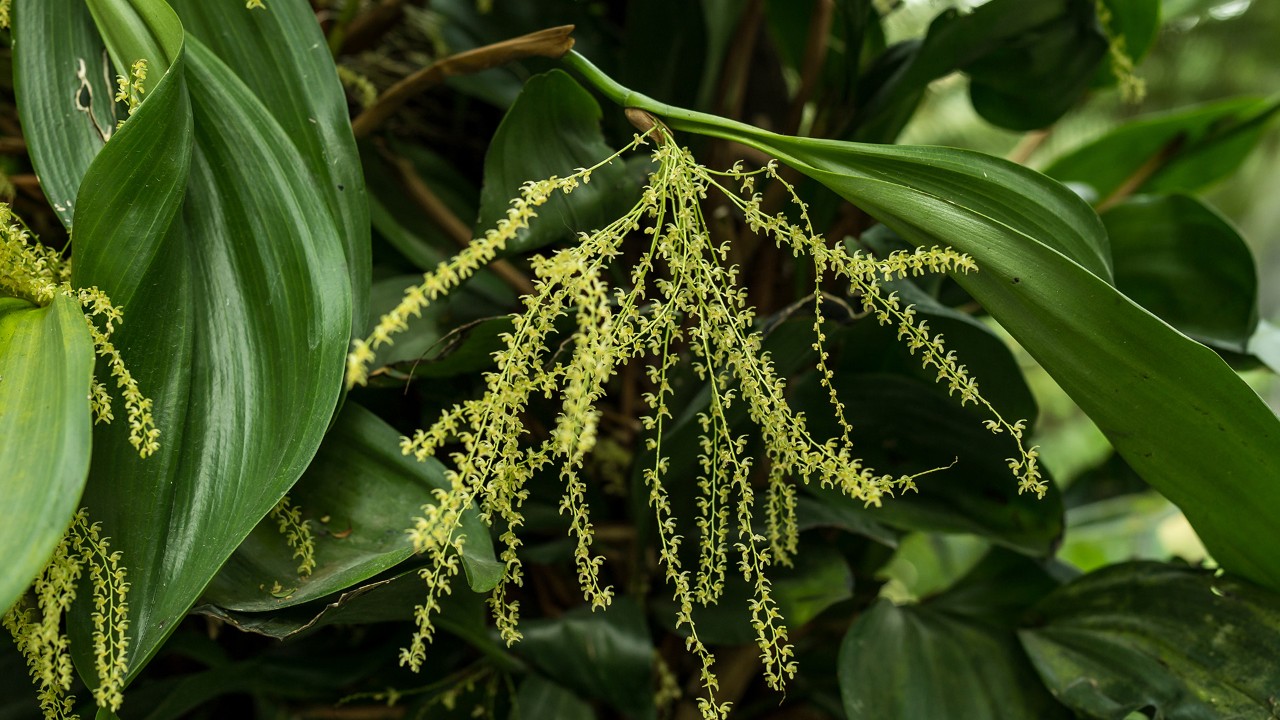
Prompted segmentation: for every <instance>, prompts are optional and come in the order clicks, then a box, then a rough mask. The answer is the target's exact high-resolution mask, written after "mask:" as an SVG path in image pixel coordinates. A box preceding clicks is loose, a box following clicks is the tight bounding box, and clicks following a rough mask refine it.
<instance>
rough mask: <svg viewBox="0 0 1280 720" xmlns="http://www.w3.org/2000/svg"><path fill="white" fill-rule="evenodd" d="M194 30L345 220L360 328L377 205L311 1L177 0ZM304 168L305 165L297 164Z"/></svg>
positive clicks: (173, 1)
mask: <svg viewBox="0 0 1280 720" xmlns="http://www.w3.org/2000/svg"><path fill="white" fill-rule="evenodd" d="M169 4H170V5H172V6H173V9H174V10H175V11H177V13H178V17H180V18H181V19H182V25H183V27H184V28H186V31H187V33H188V34H190V35H191V36H193V37H196V38H199V40H200V42H202V43H203V44H204V45H205V46H206V47H208V48H209V49H210V50H212V51H213V53H214V54H215V55H217V56H218V59H219V60H221V61H222V62H223V63H225V64H226V68H227V69H230V70H231V71H233V72H234V73H235V75H236V77H238V78H239V79H240V80H242V81H243V82H244V84H245V86H246V87H247V88H248V89H249V90H250V91H251V92H252V93H253V94H254V95H255V96H256V97H258V98H259V99H260V100H261V101H262V104H263V107H265V109H266V110H267V111H268V112H270V113H271V117H272V118H274V119H275V121H276V122H277V123H279V125H280V128H281V129H283V130H284V133H285V136H286V137H288V138H289V140H290V141H292V142H293V144H294V146H295V147H296V148H297V149H298V156H297V157H298V158H300V159H301V161H302V166H301V167H305V168H306V170H307V172H308V173H309V174H310V176H311V179H312V182H313V183H314V188H313V190H314V192H316V193H317V194H318V195H319V196H320V197H321V198H322V199H323V200H324V204H325V206H326V207H327V208H328V210H329V213H330V214H331V215H332V217H333V222H334V223H335V224H336V225H337V227H338V229H339V232H340V235H341V238H342V243H343V245H342V246H343V253H344V255H345V256H346V259H347V272H348V273H349V274H350V278H351V297H352V302H351V311H352V312H351V317H352V323H353V325H352V327H353V329H354V330H355V331H356V332H359V331H361V330H363V327H362V325H361V323H363V322H364V319H365V317H366V315H367V313H368V306H367V294H368V288H369V263H370V259H369V204H368V200H367V199H366V197H365V183H364V173H363V172H362V170H361V164H360V156H359V153H357V152H356V144H355V137H354V136H353V135H352V134H351V121H350V117H349V116H348V114H347V100H346V93H345V91H344V90H343V89H342V84H341V83H339V82H338V71H337V69H336V68H335V66H334V62H333V56H332V55H331V54H330V53H329V49H328V45H327V44H326V43H325V40H324V34H323V33H322V32H321V31H320V26H319V24H318V23H317V22H316V17H315V13H314V12H313V11H312V9H311V5H310V3H307V2H300V1H299V0H286V1H285V2H278V3H271V4H270V7H268V8H267V9H266V11H265V12H262V11H259V12H245V7H244V4H243V3H236V2H210V1H209V0H170V2H169ZM293 170H294V172H297V170H298V168H294V169H293Z"/></svg>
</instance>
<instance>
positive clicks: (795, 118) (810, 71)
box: [782, 0, 836, 135]
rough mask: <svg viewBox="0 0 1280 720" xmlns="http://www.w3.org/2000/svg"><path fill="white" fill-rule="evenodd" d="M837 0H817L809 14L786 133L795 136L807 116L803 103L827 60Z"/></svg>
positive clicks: (783, 130)
mask: <svg viewBox="0 0 1280 720" xmlns="http://www.w3.org/2000/svg"><path fill="white" fill-rule="evenodd" d="M835 5H836V4H835V0H818V2H817V4H816V6H815V7H814V8H813V14H812V15H810V16H809V35H808V37H807V38H806V40H805V54H804V62H803V64H802V65H801V69H800V89H799V90H797V91H796V96H795V97H794V98H792V99H791V109H790V111H789V112H788V113H787V121H786V125H785V126H783V129H782V133H783V134H784V135H795V134H796V133H797V132H799V130H800V122H801V120H803V119H804V106H805V105H806V104H807V103H808V102H809V99H810V98H811V97H813V91H814V90H815V89H816V88H817V87H818V78H820V77H821V76H822V66H823V64H825V63H826V60H827V40H828V39H829V38H830V35H831V17H832V15H834V14H835Z"/></svg>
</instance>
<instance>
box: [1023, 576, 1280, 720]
mask: <svg viewBox="0 0 1280 720" xmlns="http://www.w3.org/2000/svg"><path fill="white" fill-rule="evenodd" d="M1278 607H1280V597H1277V596H1276V595H1275V594H1274V593H1271V592H1267V591H1265V590H1262V589H1261V588H1258V587H1256V586H1254V585H1251V584H1249V583H1246V582H1242V581H1240V580H1236V579H1233V578H1231V577H1217V576H1215V574H1214V573H1213V572H1211V571H1206V570H1197V569H1193V568H1189V567H1185V566H1177V565H1164V564H1160V563H1151V562H1144V563H1131V564H1127V565H1116V566H1111V567H1107V568H1104V569H1102V570H1099V571H1098V572H1095V573H1092V574H1089V575H1086V576H1084V577H1082V578H1080V579H1079V580H1076V581H1075V582H1073V583H1071V584H1070V585H1067V586H1065V587H1063V588H1061V589H1060V590H1058V591H1056V592H1054V593H1053V594H1051V595H1049V596H1048V597H1047V598H1045V599H1044V601H1043V602H1041V603H1040V604H1039V605H1037V606H1036V607H1035V608H1034V610H1033V611H1032V616H1033V621H1032V623H1031V624H1030V625H1029V626H1028V627H1027V628H1026V629H1024V630H1022V631H1021V632H1020V633H1019V635H1020V637H1021V639H1022V644H1023V646H1024V647H1025V648H1026V650H1027V653H1028V654H1029V655H1030V656H1031V658H1032V660H1033V661H1034V662H1035V665H1036V669H1037V670H1039V672H1040V677H1041V678H1042V679H1043V680H1044V682H1045V684H1047V685H1048V686H1049V688H1050V689H1051V690H1052V691H1053V693H1054V695H1055V696H1056V697H1057V698H1058V699H1059V700H1061V701H1062V702H1064V703H1066V704H1067V705H1069V706H1070V707H1071V708H1072V709H1074V710H1076V711H1077V712H1079V713H1082V714H1083V715H1084V716H1086V717H1095V718H1109V719H1114V720H1123V718H1125V717H1127V716H1128V714H1129V713H1130V712H1133V711H1138V710H1143V709H1147V708H1154V710H1155V712H1156V715H1155V716H1156V717H1157V718H1268V717H1274V716H1275V713H1276V710H1277V696H1276V686H1277V684H1278V683H1280V670H1277V668H1276V663H1275V658H1276V657H1277V656H1278V655H1280V610H1277V608H1278Z"/></svg>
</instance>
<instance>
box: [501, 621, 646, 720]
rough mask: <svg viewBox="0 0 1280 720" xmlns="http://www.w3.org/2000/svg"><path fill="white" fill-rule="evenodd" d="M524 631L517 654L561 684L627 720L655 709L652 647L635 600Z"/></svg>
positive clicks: (527, 625)
mask: <svg viewBox="0 0 1280 720" xmlns="http://www.w3.org/2000/svg"><path fill="white" fill-rule="evenodd" d="M520 631H521V632H523V633H524V639H523V640H521V641H520V643H519V644H518V645H516V646H514V648H513V649H514V650H515V652H516V653H518V654H519V655H520V656H521V657H523V658H524V659H526V660H528V661H529V663H530V664H532V665H533V666H534V667H536V668H537V669H538V670H539V671H540V672H542V673H543V674H545V675H546V676H547V677H549V678H551V679H552V680H555V681H556V682H557V683H560V684H562V685H564V686H565V687H568V688H570V689H572V690H575V691H577V692H580V693H582V694H583V695H584V696H586V697H590V698H595V699H598V700H604V701H607V702H608V703H610V704H611V705H613V706H614V707H616V708H618V709H619V710H622V711H624V712H627V713H629V714H639V713H646V712H648V711H649V710H650V709H651V708H652V707H653V693H652V692H651V691H650V687H652V673H653V657H654V648H653V642H652V640H650V638H649V629H648V627H647V625H646V624H645V619H644V613H643V612H642V611H641V609H640V607H639V605H637V604H636V603H635V601H634V600H632V599H631V598H629V597H619V598H615V599H614V601H613V604H612V605H610V606H609V608H608V609H606V610H603V611H599V612H591V611H590V610H588V609H586V608H578V609H575V610H571V611H569V612H567V613H565V614H564V615H563V616H561V617H560V618H557V619H555V620H544V619H537V620H525V621H523V622H521V623H520Z"/></svg>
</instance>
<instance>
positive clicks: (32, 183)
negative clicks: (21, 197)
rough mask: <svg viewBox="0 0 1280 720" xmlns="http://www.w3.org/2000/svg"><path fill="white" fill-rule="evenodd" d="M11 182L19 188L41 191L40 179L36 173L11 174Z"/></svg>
mask: <svg viewBox="0 0 1280 720" xmlns="http://www.w3.org/2000/svg"><path fill="white" fill-rule="evenodd" d="M9 182H10V183H11V184H12V185H13V186H14V187H15V188H17V189H19V190H25V191H26V192H30V193H36V194H37V195H38V194H39V193H40V180H39V179H38V178H36V176H35V175H30V174H26V175H10V176H9Z"/></svg>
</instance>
